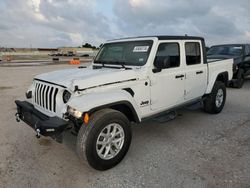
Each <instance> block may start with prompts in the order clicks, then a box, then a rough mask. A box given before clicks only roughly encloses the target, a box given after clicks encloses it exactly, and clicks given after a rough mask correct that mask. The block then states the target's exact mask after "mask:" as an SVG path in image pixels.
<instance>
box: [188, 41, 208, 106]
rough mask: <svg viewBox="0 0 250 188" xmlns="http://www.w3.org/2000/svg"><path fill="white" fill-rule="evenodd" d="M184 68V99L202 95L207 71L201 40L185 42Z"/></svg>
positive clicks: (205, 85)
mask: <svg viewBox="0 0 250 188" xmlns="http://www.w3.org/2000/svg"><path fill="white" fill-rule="evenodd" d="M185 70H186V80H185V91H184V93H185V94H184V99H185V101H188V100H192V99H195V98H198V97H201V96H203V95H204V93H205V91H206V88H207V74H208V73H207V64H205V62H204V60H203V51H202V44H201V41H186V42H185Z"/></svg>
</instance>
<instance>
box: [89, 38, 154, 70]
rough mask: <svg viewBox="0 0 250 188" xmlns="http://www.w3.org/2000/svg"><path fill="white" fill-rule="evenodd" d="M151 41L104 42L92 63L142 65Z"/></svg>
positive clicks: (144, 62) (147, 54) (145, 60)
mask: <svg viewBox="0 0 250 188" xmlns="http://www.w3.org/2000/svg"><path fill="white" fill-rule="evenodd" d="M152 44H153V41H151V40H147V41H127V42H115V43H107V44H104V45H103V46H102V48H101V50H100V52H99V53H98V55H97V56H96V58H95V61H94V63H100V64H117V65H132V66H143V65H145V64H146V62H147V60H148V56H149V53H150V51H151V47H152Z"/></svg>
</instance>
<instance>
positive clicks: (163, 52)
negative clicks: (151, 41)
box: [155, 43, 180, 69]
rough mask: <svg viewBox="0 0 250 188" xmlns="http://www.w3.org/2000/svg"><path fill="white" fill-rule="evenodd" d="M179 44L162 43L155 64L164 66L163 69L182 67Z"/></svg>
mask: <svg viewBox="0 0 250 188" xmlns="http://www.w3.org/2000/svg"><path fill="white" fill-rule="evenodd" d="M179 49H180V48H179V44H178V43H161V44H160V45H159V47H158V50H157V53H156V57H155V63H157V64H162V67H163V68H165V69H166V68H174V67H179V66H180V50H179Z"/></svg>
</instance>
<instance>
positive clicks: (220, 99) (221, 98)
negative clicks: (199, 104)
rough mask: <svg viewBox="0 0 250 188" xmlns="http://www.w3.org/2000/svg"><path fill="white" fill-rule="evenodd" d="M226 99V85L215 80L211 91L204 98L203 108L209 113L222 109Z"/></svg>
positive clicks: (218, 111) (216, 112) (215, 112)
mask: <svg viewBox="0 0 250 188" xmlns="http://www.w3.org/2000/svg"><path fill="white" fill-rule="evenodd" d="M225 101H226V86H225V84H224V83H223V82H220V81H216V82H215V84H214V87H213V89H212V92H211V93H210V94H209V95H208V96H207V97H206V99H205V100H204V103H203V104H204V110H205V111H206V112H208V113H211V114H218V113H220V112H221V111H222V109H223V107H224V105H225Z"/></svg>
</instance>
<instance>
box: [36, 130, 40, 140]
mask: <svg viewBox="0 0 250 188" xmlns="http://www.w3.org/2000/svg"><path fill="white" fill-rule="evenodd" d="M40 137H41V131H40V129H36V138H40Z"/></svg>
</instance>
